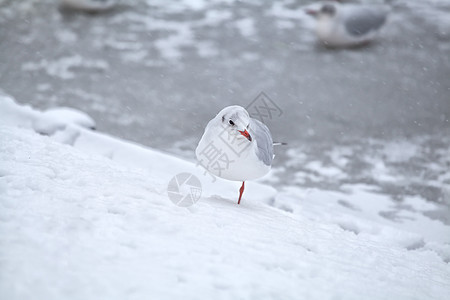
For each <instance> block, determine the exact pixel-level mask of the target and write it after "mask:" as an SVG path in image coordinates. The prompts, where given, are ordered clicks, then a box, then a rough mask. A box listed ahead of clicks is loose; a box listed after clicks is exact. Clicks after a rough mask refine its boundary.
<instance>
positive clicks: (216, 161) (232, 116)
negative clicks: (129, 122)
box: [195, 105, 274, 204]
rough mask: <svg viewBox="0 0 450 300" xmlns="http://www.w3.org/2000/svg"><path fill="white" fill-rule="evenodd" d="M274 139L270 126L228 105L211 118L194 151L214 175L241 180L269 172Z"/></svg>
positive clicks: (201, 163)
mask: <svg viewBox="0 0 450 300" xmlns="http://www.w3.org/2000/svg"><path fill="white" fill-rule="evenodd" d="M273 145H274V144H273V141H272V136H271V134H270V131H269V129H268V128H267V126H266V125H264V124H263V123H261V122H260V121H258V120H256V119H253V118H251V117H250V116H249V114H248V112H247V111H246V110H245V109H244V108H243V107H241V106H237V105H234V106H228V107H225V108H224V109H222V110H221V111H220V112H219V113H218V114H217V116H216V117H214V119H212V120H211V121H209V123H208V125H207V126H206V129H205V132H204V134H203V136H202V138H201V140H200V142H199V144H198V146H197V149H196V150H195V154H196V156H197V159H198V161H199V163H200V165H202V166H203V167H204V168H205V169H206V170H207V171H208V172H210V173H211V174H213V175H215V176H218V177H221V178H224V179H228V180H233V181H242V186H241V188H240V189H239V200H238V204H240V203H241V198H242V194H243V192H244V184H245V181H246V180H251V179H256V178H260V177H262V176H264V175H266V174H267V173H268V172H269V171H270V168H271V166H272V160H273V157H274V155H273Z"/></svg>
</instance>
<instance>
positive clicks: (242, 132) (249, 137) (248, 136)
mask: <svg viewBox="0 0 450 300" xmlns="http://www.w3.org/2000/svg"><path fill="white" fill-rule="evenodd" d="M239 132H240V133H241V134H242V135H243V136H245V137H246V138H247V140H249V141H250V142H251V141H252V137H251V136H250V134H249V133H248V131H247V130H244V131H240V130H239Z"/></svg>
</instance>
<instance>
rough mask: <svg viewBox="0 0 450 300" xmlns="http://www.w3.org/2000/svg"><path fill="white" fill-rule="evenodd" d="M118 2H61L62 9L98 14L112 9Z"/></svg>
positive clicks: (70, 0) (89, 0)
mask: <svg viewBox="0 0 450 300" xmlns="http://www.w3.org/2000/svg"><path fill="white" fill-rule="evenodd" d="M117 2H118V0H61V4H62V6H63V7H64V8H69V9H76V10H83V11H87V12H100V11H105V10H109V9H111V8H113V7H114V6H115V5H116V4H117Z"/></svg>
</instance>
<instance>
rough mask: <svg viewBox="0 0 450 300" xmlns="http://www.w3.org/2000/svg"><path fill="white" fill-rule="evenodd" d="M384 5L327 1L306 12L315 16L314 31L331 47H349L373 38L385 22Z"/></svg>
mask: <svg viewBox="0 0 450 300" xmlns="http://www.w3.org/2000/svg"><path fill="white" fill-rule="evenodd" d="M388 12H389V9H388V8H387V7H386V6H374V5H358V4H340V3H337V2H333V3H331V2H326V3H324V4H322V5H321V6H320V7H318V8H307V9H306V13H307V14H309V15H312V16H314V17H315V18H316V20H317V24H316V34H317V37H318V38H319V40H320V41H322V42H323V43H324V44H325V45H326V46H330V47H352V46H359V45H362V44H366V43H368V42H370V41H372V40H373V39H374V38H375V37H376V36H377V35H378V32H379V30H380V29H381V28H382V27H383V25H384V24H385V23H386V19H387V15H388Z"/></svg>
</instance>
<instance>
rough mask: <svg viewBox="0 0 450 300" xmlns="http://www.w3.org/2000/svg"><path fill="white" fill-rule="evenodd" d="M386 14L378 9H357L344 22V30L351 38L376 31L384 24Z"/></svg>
mask: <svg viewBox="0 0 450 300" xmlns="http://www.w3.org/2000/svg"><path fill="white" fill-rule="evenodd" d="M386 17H387V12H386V11H384V10H382V9H378V8H373V7H372V8H371V7H365V8H362V7H361V8H359V9H357V10H355V12H353V13H352V14H351V15H349V16H348V17H347V19H346V20H345V28H346V29H347V31H348V33H349V34H351V35H353V36H362V35H365V34H367V33H369V32H370V31H374V30H378V29H379V28H380V27H381V26H383V24H384V23H385V22H386Z"/></svg>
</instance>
